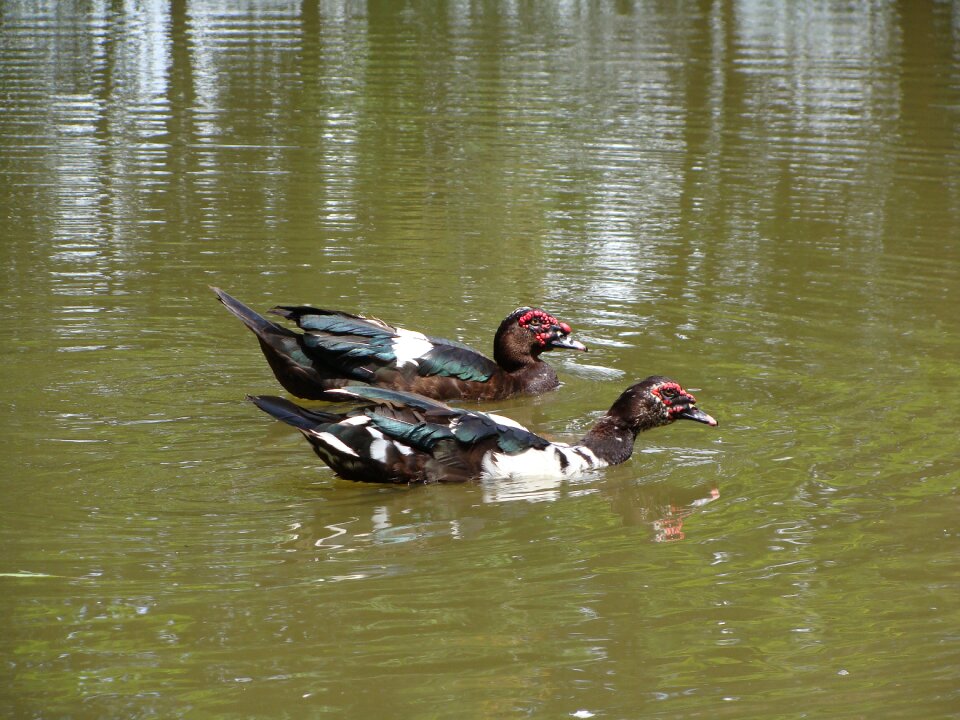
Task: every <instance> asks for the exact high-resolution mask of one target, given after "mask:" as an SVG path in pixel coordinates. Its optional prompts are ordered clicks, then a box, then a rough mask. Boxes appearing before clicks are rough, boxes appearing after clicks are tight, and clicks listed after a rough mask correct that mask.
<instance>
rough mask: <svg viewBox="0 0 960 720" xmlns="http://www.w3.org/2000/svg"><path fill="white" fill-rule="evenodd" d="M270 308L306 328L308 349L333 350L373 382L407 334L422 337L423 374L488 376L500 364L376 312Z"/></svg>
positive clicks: (419, 369) (354, 373)
mask: <svg viewBox="0 0 960 720" xmlns="http://www.w3.org/2000/svg"><path fill="white" fill-rule="evenodd" d="M271 312H273V313H275V314H277V315H281V316H282V317H285V318H287V319H288V320H292V321H294V322H295V323H296V324H297V325H298V326H299V327H300V329H302V330H304V332H305V335H304V338H303V342H304V345H305V346H306V347H307V348H308V351H309V350H314V351H316V352H318V353H322V354H325V355H327V357H326V358H324V359H325V360H327V361H328V362H329V357H330V356H333V357H335V358H336V363H337V364H338V365H340V366H342V367H343V368H344V370H345V371H346V372H347V373H348V374H349V375H350V377H353V378H355V379H357V380H362V381H364V382H372V381H373V374H374V373H375V372H376V370H378V369H381V368H383V367H388V366H390V367H395V366H396V365H397V364H398V354H397V349H398V346H399V345H400V344H402V343H403V342H405V340H404V335H406V338H407V339H408V340H409V338H410V337H411V336H417V337H418V338H419V340H420V342H421V343H422V352H420V354H418V355H417V356H416V358H415V360H416V374H417V375H420V376H422V377H429V376H431V375H440V376H443V377H453V378H459V379H460V380H472V381H476V382H486V381H487V380H489V379H490V378H491V377H493V375H494V374H495V373H496V372H497V370H498V367H497V364H496V363H495V362H494V361H493V360H491V359H490V358H488V357H486V356H485V355H483V354H482V353H479V352H477V351H476V350H474V349H473V348H471V347H469V346H467V345H464V344H463V343H460V342H457V341H455V340H447V339H444V338H437V337H427V336H424V335H420V334H419V333H409V332H407V331H405V330H401V329H399V328H395V327H393V326H391V325H387V324H386V323H385V322H383V321H381V320H377V319H375V318H364V317H361V316H359V315H351V314H349V313H344V312H338V311H335V310H324V309H321V308H314V307H309V306H287V305H280V306H277V307H275V308H274V309H273V310H271ZM415 342H416V341H415ZM410 367H411V371H412V370H413V366H412V365H411V366H410Z"/></svg>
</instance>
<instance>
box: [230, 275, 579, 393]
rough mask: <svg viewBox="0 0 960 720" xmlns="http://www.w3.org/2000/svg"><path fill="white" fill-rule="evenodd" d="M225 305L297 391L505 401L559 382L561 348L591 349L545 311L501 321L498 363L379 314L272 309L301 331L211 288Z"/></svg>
mask: <svg viewBox="0 0 960 720" xmlns="http://www.w3.org/2000/svg"><path fill="white" fill-rule="evenodd" d="M212 289H213V291H214V292H215V293H216V294H217V297H219V298H220V302H222V303H223V304H224V305H225V306H226V307H227V309H228V310H229V311H230V312H232V313H233V314H234V315H236V316H237V317H238V318H240V319H241V320H242V321H243V323H244V324H245V325H246V326H247V327H248V328H250V329H251V330H252V331H253V333H254V334H255V335H256V336H257V339H258V340H259V341H260V348H261V349H262V350H263V354H264V355H265V356H266V358H267V362H269V363H270V367H271V368H272V369H273V374H274V375H276V377H277V380H279V381H280V384H281V385H283V387H284V388H285V389H286V390H287V391H288V392H290V393H291V394H293V395H296V396H297V397H302V398H308V399H311V400H324V399H327V395H326V393H327V391H328V390H330V389H332V388H337V387H342V386H344V385H347V384H349V383H357V382H364V383H369V384H370V385H376V386H378V387H384V388H390V389H393V390H405V391H409V392H416V393H419V394H421V395H425V396H427V397H431V398H436V399H438V400H447V399H452V398H462V399H465V400H499V399H502V398H506V397H510V396H512V395H518V394H521V393H529V394H533V395H535V394H539V393H543V392H546V391H547V390H552V389H554V388H555V387H557V386H558V385H559V384H560V381H559V380H558V379H557V373H556V372H555V371H554V369H553V368H552V367H550V366H549V365H547V364H546V363H545V362H543V361H542V360H541V359H540V354H541V353H543V352H546V351H548V350H553V349H555V348H566V349H570V350H584V351H585V350H586V349H587V348H586V346H585V345H584V344H583V343H580V342H578V341H576V340H572V339H571V338H570V337H569V336H570V332H571V330H570V326H569V325H567V324H566V323H563V322H560V321H559V320H557V319H556V318H555V317H553V315H550V314H549V313H547V312H545V311H543V310H541V309H539V308H529V307H522V308H518V309H516V310H514V311H513V312H512V313H510V315H508V316H507V318H506V319H505V320H504V321H503V322H502V323H500V327H499V329H498V330H497V334H496V336H495V337H494V340H493V358H494V359H493V360H490V359H489V358H487V357H485V356H484V355H482V354H480V353H478V352H477V351H476V350H473V349H471V348H469V347H467V346H466V345H463V344H462V343H458V342H455V341H453V340H444V339H441V338H433V337H427V336H426V335H424V334H422V333H419V332H412V331H410V330H404V329H403V328H397V327H393V326H391V325H387V324H386V323H385V322H382V321H381V320H377V319H376V318H365V317H362V316H359V315H350V314H349V313H344V312H337V311H335V310H321V309H319V308H313V307H307V306H287V305H280V306H278V307H275V308H273V310H271V311H270V312H272V313H274V314H276V315H280V316H281V317H284V318H287V319H288V320H292V321H293V322H295V323H296V324H297V326H299V328H300V329H301V330H303V332H302V333H297V332H294V331H292V330H289V329H287V328H285V327H282V326H280V325H277V324H276V323H273V322H271V321H269V320H267V319H266V318H265V317H263V316H262V315H259V314H258V313H256V312H254V311H253V310H251V309H250V308H249V307H247V306H246V305H244V304H243V303H241V302H239V301H238V300H236V299H234V298H232V297H230V296H229V295H228V294H227V293H225V292H223V291H222V290H220V289H219V288H212Z"/></svg>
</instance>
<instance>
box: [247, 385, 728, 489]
mask: <svg viewBox="0 0 960 720" xmlns="http://www.w3.org/2000/svg"><path fill="white" fill-rule="evenodd" d="M330 397H331V398H335V399H337V400H343V401H348V402H351V403H354V404H355V405H357V407H355V408H353V409H351V410H349V411H347V412H346V413H332V412H326V411H322V410H308V409H306V408H303V407H300V406H299V405H296V404H294V403H292V402H290V401H289V400H284V399H283V398H279V397H272V396H268V395H267V396H263V395H261V396H251V397H250V398H249V399H250V400H251V401H253V402H254V403H255V404H256V405H257V407H259V408H260V409H261V410H263V411H264V412H266V413H268V414H270V415H272V416H273V417H275V418H277V419H278V420H282V421H283V422H285V423H287V424H289V425H293V426H294V427H295V428H297V429H299V430H300V432H302V433H303V435H304V436H305V437H306V438H307V440H309V441H310V444H311V445H312V446H313V449H314V451H315V452H316V453H317V455H319V456H320V459H321V460H323V461H324V462H325V463H326V464H327V465H329V466H330V467H331V468H333V470H334V472H336V473H337V474H338V475H340V476H341V477H343V478H346V479H347V480H358V481H362V482H392V483H435V482H463V481H466V480H473V479H496V478H510V477H513V478H519V477H575V476H577V475H581V474H583V473H585V472H588V471H590V470H593V469H595V468H601V467H604V466H606V465H615V464H617V463H622V462H625V461H626V460H627V459H628V458H629V457H630V455H631V454H632V453H633V444H634V441H635V440H636V437H637V435H638V434H639V433H641V432H643V431H644V430H650V429H651V428H655V427H658V426H660V425H669V424H670V423H672V422H674V421H675V420H695V421H697V422H701V423H706V424H707V425H712V426H715V425H716V424H717V421H716V420H714V419H713V418H712V417H710V416H709V415H707V414H706V413H705V412H703V411H702V410H700V409H698V408H697V407H696V399H695V398H694V397H693V396H692V395H691V394H690V393H688V392H687V391H685V390H684V389H683V388H682V387H680V385H679V384H678V383H676V382H674V381H673V380H670V379H669V378H666V377H662V376H652V377H648V378H647V379H646V380H643V381H642V382H639V383H637V384H635V385H633V386H631V387H629V388H627V389H626V390H625V391H624V392H623V394H621V395H620V397H619V398H617V401H616V402H615V403H614V404H613V406H612V407H611V408H610V410H609V411H607V414H606V415H604V416H603V417H601V418H600V419H598V420H597V422H596V423H595V424H594V425H593V427H592V428H591V430H590V432H588V433H587V434H586V436H584V438H583V439H582V440H581V441H580V442H579V443H577V444H575V445H568V444H566V443H554V442H550V441H548V440H545V439H544V438H542V437H540V436H539V435H535V434H534V433H532V432H530V431H529V430H527V429H526V428H524V427H523V426H521V425H519V424H517V423H515V422H513V421H512V420H510V419H508V418H505V417H502V416H500V415H493V414H488V413H483V412H478V411H475V410H465V409H461V408H451V407H448V406H447V405H444V404H443V403H440V402H437V401H435V400H431V399H429V398H425V397H423V396H421V395H415V394H413V393H405V392H398V391H395V390H388V389H385V388H377V387H369V386H350V387H346V388H342V389H339V390H331V391H330Z"/></svg>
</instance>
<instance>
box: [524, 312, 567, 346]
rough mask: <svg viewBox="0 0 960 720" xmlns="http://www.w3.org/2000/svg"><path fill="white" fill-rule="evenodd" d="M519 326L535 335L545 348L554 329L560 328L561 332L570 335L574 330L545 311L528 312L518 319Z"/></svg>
mask: <svg viewBox="0 0 960 720" xmlns="http://www.w3.org/2000/svg"><path fill="white" fill-rule="evenodd" d="M517 324H518V325H519V326H520V327H522V328H525V329H527V330H530V331H531V332H533V333H534V337H535V338H536V339H537V342H539V343H540V345H541V346H545V345H546V344H547V341H548V340H550V338H551V337H552V335H553V334H554V330H553V328H560V332H562V333H563V334H564V335H569V334H570V333H571V332H572V329H571V327H570V326H569V325H567V324H566V323H565V322H560V321H559V320H557V319H556V318H555V317H554V316H553V315H551V314H550V313H546V312H544V311H543V310H535V309H532V310H528V311H527V312H525V313H524V314H523V315H521V316H520V317H518V318H517Z"/></svg>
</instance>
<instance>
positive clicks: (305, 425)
mask: <svg viewBox="0 0 960 720" xmlns="http://www.w3.org/2000/svg"><path fill="white" fill-rule="evenodd" d="M247 400H249V401H250V402H252V403H253V404H254V405H256V406H257V407H258V408H260V409H261V410H263V411H264V412H265V413H267V414H268V415H272V416H273V417H275V418H276V419H277V420H280V421H281V422H285V423H287V425H293V426H294V427H295V428H299V429H301V430H316V429H317V428H319V427H322V426H324V425H330V424H332V423H336V422H339V421H340V420H342V419H343V417H344V416H343V415H338V414H336V413H329V412H323V411H322V410H308V409H307V408H304V407H300V406H299V405H297V404H295V403H292V402H290V401H289V400H284V399H283V398H280V397H276V396H274V395H247Z"/></svg>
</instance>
